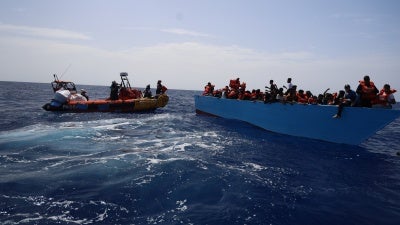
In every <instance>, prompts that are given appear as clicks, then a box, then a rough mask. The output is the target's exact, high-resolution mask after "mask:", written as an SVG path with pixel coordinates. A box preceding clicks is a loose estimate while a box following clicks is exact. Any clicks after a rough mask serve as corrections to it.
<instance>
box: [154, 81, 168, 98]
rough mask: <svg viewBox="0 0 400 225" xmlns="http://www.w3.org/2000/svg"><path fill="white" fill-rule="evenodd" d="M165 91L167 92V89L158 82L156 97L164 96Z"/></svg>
mask: <svg viewBox="0 0 400 225" xmlns="http://www.w3.org/2000/svg"><path fill="white" fill-rule="evenodd" d="M167 90H168V88H167V87H165V86H164V85H162V84H161V80H158V81H157V89H156V95H160V94H164V93H165V92H166V91H167Z"/></svg>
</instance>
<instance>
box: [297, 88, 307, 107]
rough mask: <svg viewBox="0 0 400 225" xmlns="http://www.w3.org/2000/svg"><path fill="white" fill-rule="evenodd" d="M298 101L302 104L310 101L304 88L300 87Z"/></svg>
mask: <svg viewBox="0 0 400 225" xmlns="http://www.w3.org/2000/svg"><path fill="white" fill-rule="evenodd" d="M296 96H297V102H298V103H302V104H307V103H308V97H307V95H306V94H305V93H304V90H302V89H300V90H299V91H298V92H297V94H296Z"/></svg>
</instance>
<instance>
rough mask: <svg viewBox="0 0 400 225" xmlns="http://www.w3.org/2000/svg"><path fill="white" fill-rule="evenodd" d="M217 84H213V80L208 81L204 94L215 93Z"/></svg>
mask: <svg viewBox="0 0 400 225" xmlns="http://www.w3.org/2000/svg"><path fill="white" fill-rule="evenodd" d="M214 87H215V85H212V84H211V82H208V83H207V85H206V86H204V92H203V95H213V92H214Z"/></svg>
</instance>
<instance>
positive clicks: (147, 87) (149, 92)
mask: <svg viewBox="0 0 400 225" xmlns="http://www.w3.org/2000/svg"><path fill="white" fill-rule="evenodd" d="M143 97H145V98H151V97H153V95H152V93H151V89H150V84H148V85H147V86H146V89H145V90H144V91H143Z"/></svg>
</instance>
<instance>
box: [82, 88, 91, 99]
mask: <svg viewBox="0 0 400 225" xmlns="http://www.w3.org/2000/svg"><path fill="white" fill-rule="evenodd" d="M81 95H82V96H83V97H85V98H86V100H88V101H89V95H88V94H87V92H86V90H85V89H81Z"/></svg>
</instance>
